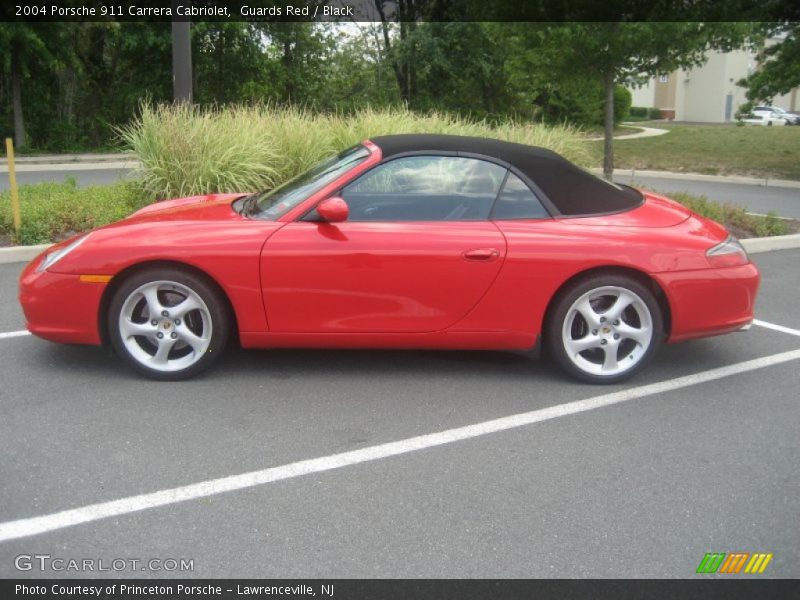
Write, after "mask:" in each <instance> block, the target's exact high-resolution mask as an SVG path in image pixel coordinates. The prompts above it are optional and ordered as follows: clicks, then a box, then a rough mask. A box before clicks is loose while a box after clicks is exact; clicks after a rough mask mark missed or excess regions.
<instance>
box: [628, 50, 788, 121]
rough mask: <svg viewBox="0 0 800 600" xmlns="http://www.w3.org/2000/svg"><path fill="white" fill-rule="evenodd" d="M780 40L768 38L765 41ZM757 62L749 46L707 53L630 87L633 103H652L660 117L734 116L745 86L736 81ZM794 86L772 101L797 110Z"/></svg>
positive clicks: (710, 118)
mask: <svg viewBox="0 0 800 600" xmlns="http://www.w3.org/2000/svg"><path fill="white" fill-rule="evenodd" d="M778 41H780V40H778V39H772V40H769V41H768V42H767V43H768V44H770V43H776V42H778ZM757 66H758V62H757V58H756V53H755V52H751V51H749V50H734V51H732V52H726V53H722V52H713V53H709V55H708V61H707V62H706V63H705V64H704V65H702V66H701V67H697V68H694V69H678V70H676V71H673V72H672V73H669V74H668V75H660V76H658V77H654V78H652V79H650V80H649V81H648V82H647V83H646V84H645V85H643V86H642V87H639V88H631V94H632V96H633V106H645V107H652V106H655V107H657V108H660V109H661V113H662V115H663V117H664V118H667V119H674V120H676V121H696V122H700V123H725V122H727V121H733V120H735V115H736V111H737V109H738V108H739V106H741V105H742V104H744V103H745V102H746V101H747V98H746V97H745V88H743V87H740V86H738V85H736V82H737V81H739V80H740V79H742V78H744V77H747V76H748V75H749V74H751V73H752V72H753V71H754V70H755V69H756V68H757ZM798 96H800V94H798V88H795V89H793V90H792V91H791V92H789V93H788V94H784V95H783V96H776V97H775V98H774V99H773V101H772V104H773V105H774V106H779V107H781V108H784V109H786V110H789V111H795V110H800V98H799V97H798Z"/></svg>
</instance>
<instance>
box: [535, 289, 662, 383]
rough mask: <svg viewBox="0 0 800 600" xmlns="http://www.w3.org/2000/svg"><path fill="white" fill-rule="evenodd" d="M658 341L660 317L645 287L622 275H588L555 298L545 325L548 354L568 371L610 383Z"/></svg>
mask: <svg viewBox="0 0 800 600" xmlns="http://www.w3.org/2000/svg"><path fill="white" fill-rule="evenodd" d="M662 341H663V317H662V314H661V309H660V307H659V305H658V301H657V300H656V298H655V297H654V295H653V293H652V292H651V291H650V290H649V289H648V288H647V286H645V285H643V284H642V283H640V282H639V281H638V280H636V279H634V278H632V277H627V276H625V275H610V274H609V275H605V274H598V275H593V276H590V277H587V278H584V279H581V280H578V281H576V282H575V283H573V284H571V285H569V286H568V287H567V288H565V289H564V290H562V291H561V292H560V293H559V295H558V297H557V298H556V301H555V304H554V307H553V310H552V311H551V313H550V314H549V315H548V319H547V322H546V324H545V331H544V342H545V345H546V348H547V350H548V351H549V354H550V355H551V356H552V357H553V358H554V360H555V361H556V363H558V365H559V366H560V367H561V368H562V369H563V370H564V371H566V372H567V373H568V374H570V375H572V376H573V377H576V378H578V379H581V380H583V381H588V382H590V383H616V382H618V381H622V380H624V379H627V378H629V377H631V376H633V375H634V374H635V373H637V372H638V371H640V370H641V369H642V368H644V366H645V365H646V364H647V363H648V362H649V361H650V359H651V358H652V357H653V355H654V354H655V353H656V351H657V350H658V347H659V346H660V345H661V342H662Z"/></svg>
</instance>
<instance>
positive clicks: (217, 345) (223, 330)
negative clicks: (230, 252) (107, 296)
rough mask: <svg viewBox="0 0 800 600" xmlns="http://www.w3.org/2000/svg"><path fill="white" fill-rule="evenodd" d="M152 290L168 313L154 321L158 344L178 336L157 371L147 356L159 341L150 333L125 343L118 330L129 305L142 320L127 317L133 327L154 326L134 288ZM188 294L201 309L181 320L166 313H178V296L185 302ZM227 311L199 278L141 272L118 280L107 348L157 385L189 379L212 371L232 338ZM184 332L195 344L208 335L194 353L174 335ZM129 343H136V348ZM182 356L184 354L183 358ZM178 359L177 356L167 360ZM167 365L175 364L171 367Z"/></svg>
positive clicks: (170, 271)
mask: <svg viewBox="0 0 800 600" xmlns="http://www.w3.org/2000/svg"><path fill="white" fill-rule="evenodd" d="M153 286H155V288H156V297H157V298H159V300H161V301H162V304H163V306H162V308H164V309H165V310H166V311H167V314H166V315H164V314H162V315H157V316H156V319H155V320H157V321H158V322H159V325H158V326H154V327H153V332H154V335H158V334H161V338H162V340H163V339H164V337H165V334H166V336H172V337H177V338H178V339H176V341H174V342H172V344H173V345H172V346H171V347H170V349H168V350H167V352H166V353H165V354H166V359H164V364H163V365H162V366H161V367H160V368H154V367H153V366H151V365H152V364H155V363H153V362H152V361H148V360H147V353H149V352H150V351H153V352H154V353H157V350H156V348H157V346H156V344H159V343H160V341H159V340H156V339H155V338H152V339H151V338H150V337H149V335H148V336H145V335H142V336H138V335H137V336H126V339H127V342H126V341H124V340H123V334H122V332H121V331H120V328H121V327H122V326H123V325H122V322H121V320H120V317H121V314H122V311H123V308H124V309H125V310H126V312H127V311H128V310H130V307H131V306H133V307H134V308H133V310H134V311H138V312H140V313H141V314H142V317H140V318H138V320H136V321H134V320H133V318H131V319H129V321H128V322H130V323H134V324H135V325H136V326H147V325H148V323H149V324H150V325H152V323H153V319H151V317H152V315H150V311H149V304H148V302H147V301H146V300H145V298H144V296H141V294H140V293H138V292H137V290H141V289H143V288H152V287H153ZM191 293H193V294H195V295H196V296H191V297H192V298H193V299H199V300H201V301H202V304H201V308H197V309H195V310H191V311H189V312H187V313H186V315H183V316H184V319H183V321H181V319H179V318H175V316H174V315H172V316H171V315H169V314H168V311H169V309H170V308H174V309H176V312H177V309H179V308H180V306H179V303H180V301H181V300H180V298H181V297H183V298H184V299H187V298H189V295H188V294H191ZM170 301H177V302H178V304H174V305H171V304H170ZM142 303H144V305H142ZM184 306H185V305H184ZM228 310H229V309H228V304H227V302H226V300H225V299H224V298H223V297H222V294H221V292H220V291H219V290H218V289H217V286H216V285H214V284H213V283H212V282H211V281H209V280H208V279H206V278H205V277H203V276H201V275H198V274H195V273H193V272H191V271H188V270H186V271H184V270H181V269H177V268H175V269H173V268H154V269H148V270H146V271H140V272H138V273H134V274H133V275H131V276H130V277H128V278H126V279H125V281H124V282H122V284H121V285H120V286H119V288H118V289H117V290H116V291H115V292H114V296H113V297H112V299H111V302H110V304H109V310H108V332H109V337H110V339H111V345H112V347H113V348H114V351H115V353H116V354H117V355H118V356H120V357H121V358H122V359H123V360H124V361H125V362H126V363H127V364H128V365H129V366H130V367H132V368H133V369H134V370H136V371H138V372H139V373H141V374H143V375H145V376H147V377H149V378H151V379H155V380H158V381H179V380H182V379H188V378H190V377H194V376H195V375H198V374H199V373H201V372H203V371H205V370H206V369H208V368H209V367H211V365H212V364H213V363H214V362H216V360H217V359H218V358H219V357H220V355H221V354H222V351H223V349H224V348H225V346H226V344H227V342H228V339H229V337H230V329H231V318H230V315H229V312H228ZM170 320H171V323H170ZM181 327H183V329H181ZM167 328H169V329H167ZM190 328H192V329H190ZM187 330H188V333H193V334H195V336H196V337H194V338H192V339H193V340H198V339H201V338H203V337H204V333H203V332H204V331H205V332H206V334H205V338H206V339H204V340H203V341H202V344H200V345H198V346H197V349H195V348H194V347H193V346H190V345H189V343H188V342H184V341H183V339H184V338H183V337H182V334H179V333H178V332H183V333H186V332H187ZM208 331H210V335H207V332H208ZM187 339H188V334H187ZM133 343H135V344H136V345H135V346H134V345H133ZM129 346H130V348H129ZM140 349H141V350H140ZM182 353H183V356H181V354H182ZM176 355H177V357H178V358H171V357H174V356H176ZM187 357H188V358H187ZM151 359H153V360H155V359H156V356H155V355H154V356H152V357H151ZM170 361H172V363H173V365H177V366H174V367H173V366H170ZM190 361H191V362H190ZM183 362H186V363H189V364H186V366H185V367H184V366H182V363H183ZM148 363H149V364H148Z"/></svg>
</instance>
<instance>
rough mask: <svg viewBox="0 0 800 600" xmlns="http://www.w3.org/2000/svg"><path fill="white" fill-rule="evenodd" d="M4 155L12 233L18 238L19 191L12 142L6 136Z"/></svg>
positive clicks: (20, 221)
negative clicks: (9, 194)
mask: <svg viewBox="0 0 800 600" xmlns="http://www.w3.org/2000/svg"><path fill="white" fill-rule="evenodd" d="M6 156H7V157H8V183H9V189H10V190H11V215H12V218H13V219H14V233H15V235H16V237H17V240H19V228H20V227H21V225H22V219H21V218H20V216H19V191H18V190H17V173H16V171H15V170H14V142H13V141H11V138H6Z"/></svg>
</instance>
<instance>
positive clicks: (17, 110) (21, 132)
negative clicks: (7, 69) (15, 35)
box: [11, 50, 27, 150]
mask: <svg viewBox="0 0 800 600" xmlns="http://www.w3.org/2000/svg"><path fill="white" fill-rule="evenodd" d="M11 104H12V109H13V111H14V145H15V146H16V148H17V149H18V150H19V149H21V148H24V147H25V145H26V143H27V141H26V140H25V119H24V117H23V115H22V73H21V69H20V64H19V54H18V52H17V51H16V50H12V55H11Z"/></svg>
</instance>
